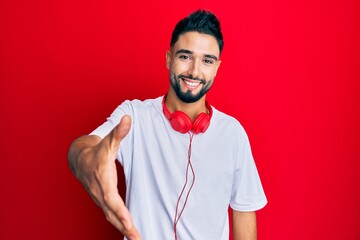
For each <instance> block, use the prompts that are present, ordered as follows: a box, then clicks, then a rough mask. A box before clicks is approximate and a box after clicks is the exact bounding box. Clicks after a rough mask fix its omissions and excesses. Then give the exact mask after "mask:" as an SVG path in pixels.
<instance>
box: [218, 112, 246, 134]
mask: <svg viewBox="0 0 360 240" xmlns="http://www.w3.org/2000/svg"><path fill="white" fill-rule="evenodd" d="M212 109H213V117H212V119H211V121H212V122H213V123H214V125H215V126H216V127H217V128H221V129H225V130H228V131H232V132H234V133H240V134H245V135H246V132H245V129H244V127H243V126H242V125H241V123H240V122H239V120H237V119H236V118H235V117H233V116H230V115H228V114H226V113H224V112H222V111H220V110H218V109H216V108H215V107H212Z"/></svg>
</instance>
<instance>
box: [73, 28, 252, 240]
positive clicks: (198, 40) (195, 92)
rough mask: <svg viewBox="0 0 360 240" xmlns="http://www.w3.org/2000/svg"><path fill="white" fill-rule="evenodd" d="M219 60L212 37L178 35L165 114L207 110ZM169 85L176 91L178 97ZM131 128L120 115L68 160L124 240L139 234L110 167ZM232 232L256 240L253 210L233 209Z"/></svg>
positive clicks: (169, 60) (79, 143)
mask: <svg viewBox="0 0 360 240" xmlns="http://www.w3.org/2000/svg"><path fill="white" fill-rule="evenodd" d="M219 57H220V51H219V46H218V43H217V41H216V39H215V38H214V37H213V36H211V35H207V34H202V33H198V32H187V33H184V34H182V35H180V37H179V39H178V41H177V42H176V43H175V44H174V46H173V47H172V48H171V49H170V50H169V51H167V52H166V66H167V68H168V69H169V75H170V87H169V89H168V92H167V98H166V103H165V104H166V106H167V108H168V109H169V111H170V112H174V111H176V110H180V111H183V112H184V113H186V114H187V115H188V116H189V117H190V118H191V119H192V120H194V119H195V118H196V116H197V115H198V114H200V113H201V112H208V110H207V109H206V107H205V98H206V92H207V91H208V90H210V88H211V86H212V84H213V83H214V78H215V76H216V74H217V70H218V68H219V66H220V63H221V61H220V60H219ZM189 82H190V84H189ZM197 83H200V84H197ZM174 86H176V87H177V88H178V93H176V91H175V90H174ZM179 94H180V95H187V97H188V98H190V99H192V101H193V102H184V101H183V100H181V99H180V98H179V96H178V95H179ZM199 94H200V95H199ZM130 127H131V119H130V117H129V116H127V115H125V116H124V117H123V118H122V119H121V121H120V123H119V124H118V125H117V126H116V127H115V128H114V129H113V130H112V131H111V132H110V133H109V134H108V135H107V136H106V137H104V138H103V139H101V138H99V137H97V136H81V137H79V138H78V139H76V140H75V141H74V142H73V143H72V144H71V146H70V149H69V153H68V161H69V166H70V168H71V170H72V172H73V174H74V175H75V176H76V177H77V178H78V179H79V181H80V182H81V183H82V184H83V186H84V187H85V189H86V190H87V192H88V193H89V194H90V196H91V197H92V199H93V200H94V202H95V203H96V204H97V205H98V206H99V207H100V208H101V209H102V210H103V212H104V214H105V216H106V218H107V220H108V221H109V222H110V223H111V224H112V225H114V226H115V227H116V228H117V229H118V230H119V231H120V232H121V233H122V234H123V235H124V236H126V237H127V238H128V239H129V240H138V239H141V236H140V234H139V232H138V230H137V229H136V227H135V226H134V223H133V220H132V217H131V214H130V212H129V210H128V208H127V207H126V206H125V204H124V201H123V199H122V198H121V197H120V195H119V193H118V189H117V181H118V179H117V172H116V165H115V160H116V156H117V152H118V150H119V148H120V147H121V141H122V139H124V137H125V136H126V134H127V133H128V132H129V129H130ZM233 232H234V239H235V240H254V239H256V215H255V212H238V211H233Z"/></svg>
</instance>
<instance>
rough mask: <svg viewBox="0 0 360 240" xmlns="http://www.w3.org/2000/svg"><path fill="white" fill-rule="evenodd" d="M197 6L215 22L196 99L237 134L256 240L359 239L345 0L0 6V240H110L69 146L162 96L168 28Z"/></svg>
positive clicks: (357, 69) (359, 58) (355, 93)
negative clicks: (131, 104)
mask: <svg viewBox="0 0 360 240" xmlns="http://www.w3.org/2000/svg"><path fill="white" fill-rule="evenodd" d="M198 8H206V9H209V10H212V11H213V12H214V13H215V14H217V15H218V17H219V18H220V20H221V22H222V27H223V33H224V36H225V48H224V52H223V55H222V57H221V58H222V66H221V68H220V70H219V72H218V76H217V78H216V82H215V85H214V87H213V89H212V91H211V93H210V94H209V96H208V97H209V99H210V102H211V103H212V104H213V105H214V106H215V107H216V108H218V109H220V110H223V111H225V112H227V113H229V114H230V115H233V116H235V117H236V118H237V119H239V120H240V121H241V123H242V124H243V125H244V127H245V128H246V130H247V132H248V135H249V138H250V141H251V144H252V149H253V154H254V156H255V159H256V164H257V166H258V170H259V172H260V175H261V178H262V182H263V185H264V188H265V191H266V194H267V197H268V200H269V203H268V205H267V206H266V207H265V208H264V209H263V210H261V211H259V212H258V226H259V231H258V232H259V239H280V240H283V239H284V240H287V239H294V240H296V239H327V240H329V239H330V240H331V239H360V230H359V229H360V228H359V224H360V204H359V203H360V186H359V185H360V181H359V180H360V179H359V178H360V177H359V174H360V163H359V162H360V161H359V160H360V150H359V149H360V128H359V123H360V107H359V102H360V97H359V90H360V83H359V80H360V47H359V42H360V33H359V31H360V25H359V4H358V1H356V0H353V1H351V0H332V1H331V0H330V1H320V0H311V1H310V0H305V1H300V0H296V1H288V0H286V1H285V0H272V1H266V0H263V1H249V0H240V1H236V3H235V1H234V2H232V3H231V2H226V1H200V0H199V1H187V0H185V1H161V2H160V1H158V2H154V1H123V2H120V1H69V0H65V1H45V0H43V1H41V0H35V1H19V0H13V1H10V0H2V1H0V34H1V35H0V107H1V115H0V116H1V119H0V121H1V124H0V133H1V144H0V150H1V174H0V189H1V190H0V191H1V199H0V239H67V240H70V239H121V235H120V234H119V233H118V232H117V231H116V230H115V228H113V227H112V226H111V225H110V224H109V223H108V222H107V221H106V220H105V217H104V216H103V213H102V212H101V210H100V209H98V208H97V207H96V205H95V204H94V203H93V202H92V200H91V199H90V197H89V196H88V195H87V194H86V193H85V190H84V189H83V188H82V186H81V185H80V184H79V183H78V182H77V181H76V180H75V178H74V177H73V176H72V174H71V172H70V170H69V168H68V166H67V157H66V156H67V150H68V147H69V144H70V143H71V141H72V140H73V139H74V138H76V137H78V136H80V135H82V134H87V133H89V132H90V131H92V130H93V129H94V128H95V127H96V126H98V125H99V124H101V123H102V122H103V121H104V120H105V118H106V117H107V116H108V115H109V114H110V113H111V112H112V111H113V109H115V107H116V106H117V105H118V104H119V103H121V102H122V101H123V100H125V99H134V98H138V99H146V98H153V97H157V96H159V95H162V94H164V93H165V91H166V90H167V88H168V74H167V70H166V67H165V51H166V50H167V49H168V45H169V41H170V34H171V31H172V29H173V27H174V25H175V24H176V22H177V21H178V20H179V19H180V18H182V17H184V16H186V15H187V14H189V13H190V12H192V11H194V10H196V9H198ZM120 188H121V192H122V193H123V182H121V183H120Z"/></svg>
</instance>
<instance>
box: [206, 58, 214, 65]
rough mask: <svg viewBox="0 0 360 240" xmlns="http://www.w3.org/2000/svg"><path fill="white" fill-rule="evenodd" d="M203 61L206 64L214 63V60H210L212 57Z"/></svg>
mask: <svg viewBox="0 0 360 240" xmlns="http://www.w3.org/2000/svg"><path fill="white" fill-rule="evenodd" d="M204 63H206V64H213V63H214V60H212V59H204Z"/></svg>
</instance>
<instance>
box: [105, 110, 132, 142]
mask: <svg viewBox="0 0 360 240" xmlns="http://www.w3.org/2000/svg"><path fill="white" fill-rule="evenodd" d="M130 127H131V118H130V116H129V115H124V116H123V117H122V118H121V120H120V123H119V124H118V125H117V126H116V127H115V128H114V129H113V130H112V131H111V133H110V136H109V137H110V139H109V140H110V147H111V148H117V147H118V146H119V144H120V142H121V141H122V140H123V139H124V138H125V136H126V135H127V134H128V132H129V130H130Z"/></svg>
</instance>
